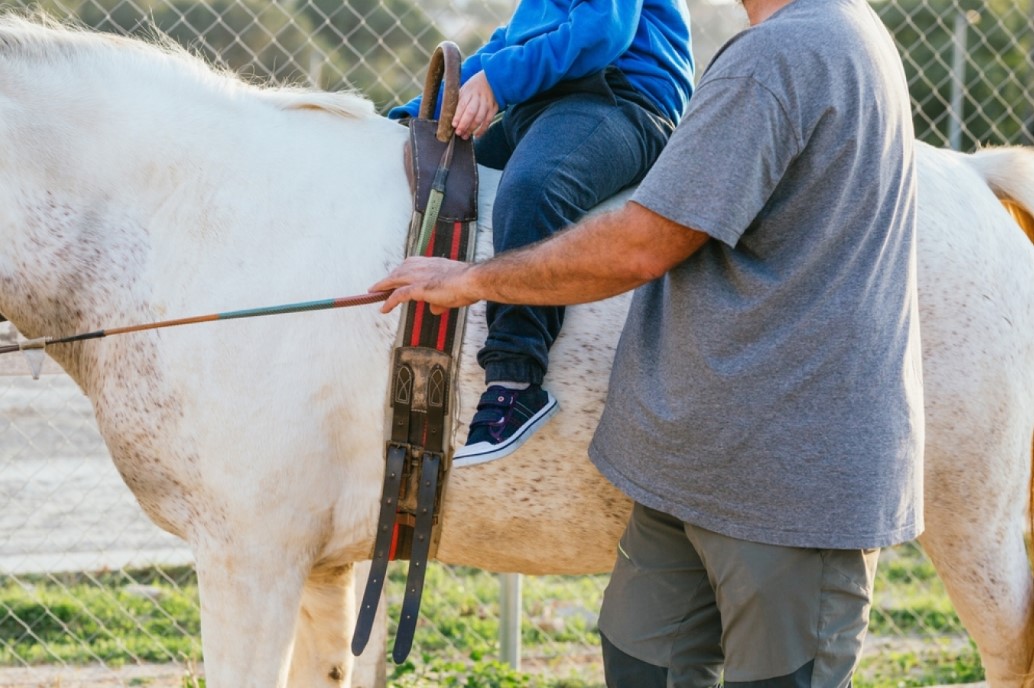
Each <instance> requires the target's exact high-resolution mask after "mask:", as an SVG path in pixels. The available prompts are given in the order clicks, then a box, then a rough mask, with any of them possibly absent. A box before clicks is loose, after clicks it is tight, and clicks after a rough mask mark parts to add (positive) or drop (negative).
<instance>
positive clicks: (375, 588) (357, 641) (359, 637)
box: [352, 444, 406, 657]
mask: <svg viewBox="0 0 1034 688" xmlns="http://www.w3.org/2000/svg"><path fill="white" fill-rule="evenodd" d="M405 461H406V448H405V447H404V446H401V445H398V444H392V445H391V446H389V447H388V458H387V465H386V466H385V469H384V490H383V492H382V494H381V511H380V517H379V518H378V519H377V536H376V538H375V540H374V545H373V563H372V564H371V565H370V577H369V578H368V579H367V581H366V591H365V592H364V593H363V602H362V605H361V606H360V607H359V618H358V619H357V620H356V627H355V633H354V634H353V635H352V654H354V655H355V656H357V657H358V656H359V655H361V654H362V653H363V650H364V649H366V643H368V642H369V641H370V633H371V631H372V629H373V620H374V617H375V616H376V615H377V604H378V603H379V602H380V599H381V591H382V590H383V589H384V579H385V577H386V576H387V572H388V560H389V559H390V556H391V542H392V537H393V535H394V533H395V528H394V527H393V524H394V523H395V511H396V510H397V508H398V503H397V499H398V494H399V488H400V486H401V484H402V468H403V466H404V465H405Z"/></svg>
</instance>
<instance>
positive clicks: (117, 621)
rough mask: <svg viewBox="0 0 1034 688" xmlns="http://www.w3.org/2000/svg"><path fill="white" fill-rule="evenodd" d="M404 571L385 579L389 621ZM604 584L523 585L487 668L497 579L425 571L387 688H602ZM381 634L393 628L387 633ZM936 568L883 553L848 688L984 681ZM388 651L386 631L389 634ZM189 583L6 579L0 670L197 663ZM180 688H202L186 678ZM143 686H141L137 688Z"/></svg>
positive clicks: (454, 570)
mask: <svg viewBox="0 0 1034 688" xmlns="http://www.w3.org/2000/svg"><path fill="white" fill-rule="evenodd" d="M405 574H406V567H405V565H404V564H392V566H391V568H390V569H389V578H388V586H387V600H388V610H389V611H388V613H389V619H396V618H398V613H399V607H400V605H401V600H402V591H403V585H404V579H405ZM605 584H606V576H582V577H563V576H535V577H524V578H523V581H522V598H523V600H522V601H523V610H524V614H523V617H522V622H521V643H522V650H523V653H522V656H523V659H522V667H523V668H524V669H525V672H517V671H514V670H513V669H512V668H510V667H509V666H507V665H505V664H502V663H500V662H499V661H498V658H499V654H498V652H499V651H498V635H499V582H498V578H497V577H496V576H495V575H492V574H488V573H485V572H482V571H478V570H475V569H468V568H463V567H444V566H438V565H432V566H431V567H429V569H428V572H427V584H426V588H425V594H424V598H423V602H422V607H421V613H420V622H419V625H418V627H417V634H416V638H415V642H414V645H413V647H414V650H413V652H412V653H411V655H410V658H409V659H408V660H407V661H406V662H405V663H403V664H401V665H398V666H396V665H395V664H393V663H391V662H390V660H388V661H389V664H388V667H389V668H388V672H389V685H392V686H396V687H398V688H436V687H439V686H443V687H445V688H449V687H456V688H602V685H603V683H602V670H601V669H600V662H599V638H598V636H597V634H596V628H595V622H596V610H597V609H598V608H599V605H600V600H601V597H602V591H603V588H604V586H605ZM389 623H392V624H393V622H389ZM961 628H962V627H961V624H960V622H959V620H958V618H957V617H956V615H955V613H954V611H953V610H952V607H951V605H950V603H949V602H948V600H947V596H946V595H945V594H944V590H943V586H942V585H941V583H940V581H939V580H938V579H937V576H936V574H935V573H934V570H933V567H932V566H931V565H930V563H929V561H928V560H927V559H926V558H925V556H924V555H923V554H922V552H921V550H920V549H919V548H918V547H917V546H914V545H909V546H903V547H898V548H894V549H893V550H889V551H886V552H884V554H883V556H882V557H881V560H880V567H879V571H878V576H877V584H876V598H875V603H874V607H873V611H872V615H871V621H870V628H869V640H868V641H867V648H868V651H867V653H866V656H865V658H864V659H863V660H862V663H861V666H860V667H859V671H858V674H857V675H856V678H855V685H856V686H857V687H858V688H911V687H913V686H930V685H936V684H951V683H968V682H974V681H980V680H982V679H983V671H982V669H981V667H980V661H979V657H978V655H977V652H976V648H975V647H974V646H973V645H972V643H971V642H969V640H968V639H967V638H966V636H965V634H964V633H963V632H962V630H961ZM389 632H390V636H389V642H391V640H392V639H393V638H394V627H392V628H390V629H389ZM199 639H200V621H199V617H198V602H197V583H196V578H195V576H194V573H193V571H191V570H190V569H186V568H182V569H149V570H146V571H120V572H112V573H105V574H95V575H88V574H80V575H74V576H73V575H69V576H33V577H17V578H12V577H8V578H6V579H3V580H2V581H0V666H24V665H33V664H49V663H66V664H70V665H75V664H89V663H96V662H104V663H106V664H108V665H111V666H118V665H121V664H127V663H137V662H158V663H164V662H179V663H185V664H194V665H200V660H201V647H200V640H199ZM183 681H184V682H183V688H203V687H204V681H203V680H201V679H197V678H195V677H193V676H192V675H190V673H189V672H188V675H187V676H185V677H184V679H183ZM141 685H146V683H141Z"/></svg>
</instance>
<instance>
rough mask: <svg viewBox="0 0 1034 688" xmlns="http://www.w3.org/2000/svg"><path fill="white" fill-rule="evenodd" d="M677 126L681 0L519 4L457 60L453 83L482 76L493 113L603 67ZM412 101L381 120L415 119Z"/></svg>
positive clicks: (689, 65) (688, 58) (687, 68)
mask: <svg viewBox="0 0 1034 688" xmlns="http://www.w3.org/2000/svg"><path fill="white" fill-rule="evenodd" d="M610 66H614V67H617V68H618V69H619V70H621V72H622V73H623V74H624V75H625V77H626V78H627V79H628V80H629V82H631V84H632V86H633V87H634V88H635V89H636V90H637V91H639V92H640V93H641V94H643V95H644V96H646V98H648V99H649V100H650V102H652V103H653V104H654V105H656V106H657V108H658V110H659V111H660V112H661V114H663V115H665V116H666V117H668V118H669V119H670V120H671V121H672V123H674V124H678V122H679V119H680V118H681V117H682V112H683V110H685V107H686V103H687V102H688V101H689V97H690V95H691V94H692V93H693V55H692V52H691V50H690V34H689V12H688V10H687V9H686V5H685V0H521V2H520V4H519V5H518V6H517V9H516V10H515V11H514V14H513V17H512V18H511V19H510V23H509V24H507V25H505V26H500V27H499V28H498V29H496V30H495V31H494V32H493V33H492V37H491V38H489V40H488V43H486V44H485V45H484V46H483V47H482V48H481V49H480V50H478V51H477V52H476V53H474V54H473V55H471V56H470V57H468V58H467V59H466V60H464V61H463V67H462V69H461V71H460V80H461V82H463V83H466V81H467V80H468V79H470V77H472V76H474V75H475V74H477V73H478V72H479V71H482V70H484V72H485V77H486V78H487V79H488V84H489V86H491V88H492V93H493V94H494V95H495V99H496V102H497V103H498V104H499V109H500V110H505V109H506V108H507V107H509V106H511V105H516V104H518V103H522V102H524V101H526V100H529V99H530V98H533V97H534V96H536V95H538V94H540V93H542V92H544V91H547V90H548V89H550V88H552V87H553V86H556V85H557V84H558V83H560V82H561V81H565V80H568V79H578V78H581V77H584V76H588V75H589V74H593V73H595V72H599V71H602V70H604V69H606V68H607V67H610ZM419 108H420V97H419V96H418V97H417V98H414V99H413V100H411V101H410V102H408V103H406V104H405V105H401V106H399V107H396V108H393V109H392V110H391V111H390V112H389V113H388V117H391V118H394V119H398V118H401V117H405V116H409V117H416V116H417V112H418V111H419Z"/></svg>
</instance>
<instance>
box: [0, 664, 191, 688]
mask: <svg viewBox="0 0 1034 688" xmlns="http://www.w3.org/2000/svg"><path fill="white" fill-rule="evenodd" d="M197 675H198V674H197V671H196V670H194V671H192V670H191V668H190V667H187V666H183V665H175V664H160V665H158V664H156V665H144V666H127V667H122V668H119V669H114V668H110V667H106V666H88V667H31V668H26V669H0V688H127V687H129V686H132V687H134V688H135V687H138V686H139V687H140V688H188V687H189V686H191V683H189V682H188V681H187V680H185V679H186V678H187V677H190V676H197Z"/></svg>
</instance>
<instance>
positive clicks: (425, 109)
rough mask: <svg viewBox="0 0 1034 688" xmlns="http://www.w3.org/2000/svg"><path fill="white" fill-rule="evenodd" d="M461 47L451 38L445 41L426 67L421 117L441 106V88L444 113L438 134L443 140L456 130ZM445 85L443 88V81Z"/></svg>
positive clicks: (445, 140)
mask: <svg viewBox="0 0 1034 688" xmlns="http://www.w3.org/2000/svg"><path fill="white" fill-rule="evenodd" d="M460 62H461V59H460V49H459V46H457V45H456V44H455V43H453V42H452V41H442V42H441V43H439V44H438V47H437V48H435V49H434V53H433V54H432V55H431V64H429V65H428V67H427V77H426V78H425V79H424V95H423V98H421V100H420V114H419V116H420V118H421V119H433V118H434V111H435V109H436V108H437V107H438V92H439V90H441V91H442V113H441V115H440V116H439V117H438V131H437V132H436V137H437V139H438V140H439V141H441V142H442V143H445V142H447V141H448V140H449V139H451V138H452V135H453V134H454V133H455V132H456V130H455V129H453V127H452V118H453V117H454V116H455V115H456V106H457V104H458V102H459V97H460ZM443 79H444V81H445V88H444V89H441V85H442V81H443Z"/></svg>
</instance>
